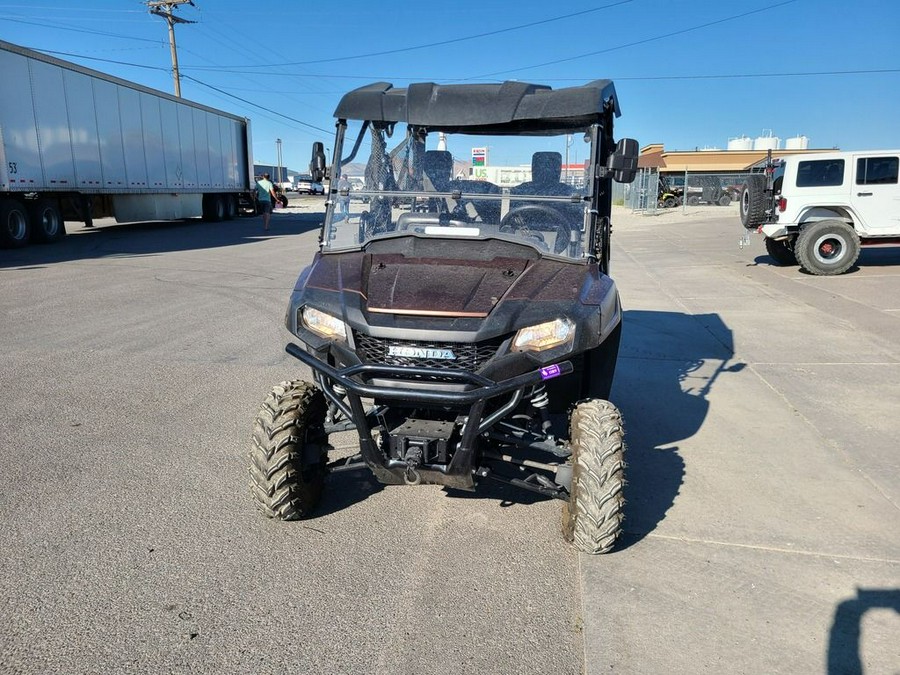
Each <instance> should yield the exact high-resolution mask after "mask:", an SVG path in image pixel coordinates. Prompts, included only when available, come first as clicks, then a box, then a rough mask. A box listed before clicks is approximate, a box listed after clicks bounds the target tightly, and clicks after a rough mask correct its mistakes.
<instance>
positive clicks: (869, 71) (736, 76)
mask: <svg viewBox="0 0 900 675" xmlns="http://www.w3.org/2000/svg"><path fill="white" fill-rule="evenodd" d="M30 49H34V50H35V51H39V52H43V53H44V54H53V55H55V56H70V57H74V58H79V59H85V60H88V61H102V62H104V63H114V64H116V65H119V66H129V67H132V68H144V69H147V70H161V71H163V72H165V71H167V70H168V68H162V67H160V66H148V65H145V64H142V63H130V62H128V61H119V60H116V59H104V58H100V57H97V56H85V55H83V54H73V53H72V52H61V51H56V50H53V49H38V48H35V47H30ZM228 72H241V71H228ZM891 73H900V68H858V69H854V70H816V71H806V72H799V71H798V72H792V73H784V72H776V73H727V74H718V75H716V74H711V75H710V74H707V75H702V74H701V75H631V76H629V75H621V76H610V78H609V79H611V80H613V81H614V82H621V81H623V80H629V81H640V80H716V79H721V80H740V79H750V78H755V77H818V76H822V75H885V74H891ZM258 74H259V75H262V74H264V73H258ZM265 74H267V75H268V74H271V75H273V76H278V77H284V75H283V74H281V73H265ZM183 77H184V78H186V79H190V80H194V81H195V82H198V83H199V84H204V85H205V86H210V85H206V84H205V83H203V82H199V81H198V80H196V79H195V78H193V77H189V76H188V75H183ZM292 77H304V76H303V75H292ZM309 77H334V78H344V79H352V80H364V81H366V82H369V81H376V80H378V81H382V80H384V81H390V80H395V81H424V80H426V79H427V78H425V77H409V76H402V77H401V76H390V75H309ZM473 79H474V78H473ZM541 81H542V82H544V81H546V82H584V78H583V77H548V78H545V79H542V80H541ZM236 91H240V89H236ZM245 91H253V90H249V89H248V90H245ZM262 91H264V92H269V93H277V92H272V90H270V89H265V90H262ZM323 93H325V92H323ZM331 93H338V94H344V93H346V92H345V91H340V92H331ZM254 105H255V104H254ZM319 131H321V129H319ZM329 133H330V132H329Z"/></svg>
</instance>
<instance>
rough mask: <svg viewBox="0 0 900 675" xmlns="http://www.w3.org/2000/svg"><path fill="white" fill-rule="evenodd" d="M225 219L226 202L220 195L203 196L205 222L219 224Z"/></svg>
mask: <svg viewBox="0 0 900 675" xmlns="http://www.w3.org/2000/svg"><path fill="white" fill-rule="evenodd" d="M224 219H225V200H224V199H223V198H222V195H220V194H211V195H204V196H203V220H205V221H207V222H210V223H218V222H220V221H222V220H224Z"/></svg>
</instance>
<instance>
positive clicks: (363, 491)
mask: <svg viewBox="0 0 900 675" xmlns="http://www.w3.org/2000/svg"><path fill="white" fill-rule="evenodd" d="M398 487H401V488H402V487H406V486H398ZM384 488H385V486H384V485H382V484H381V483H379V482H378V480H377V479H376V478H375V476H373V475H372V472H371V471H369V469H368V468H365V469H354V470H352V471H333V472H331V473H329V474H328V477H327V478H326V479H325V490H324V491H323V492H322V501H321V502H319V505H318V506H317V507H316V512H315V518H322V517H323V516H327V515H330V514H332V513H337V512H338V511H343V510H344V509H347V508H349V507H351V506H353V505H354V504H358V503H360V502H364V501H365V500H367V499H368V498H369V497H371V496H372V495H374V494H377V493H379V492H381V491H382V490H384ZM409 489H412V488H409Z"/></svg>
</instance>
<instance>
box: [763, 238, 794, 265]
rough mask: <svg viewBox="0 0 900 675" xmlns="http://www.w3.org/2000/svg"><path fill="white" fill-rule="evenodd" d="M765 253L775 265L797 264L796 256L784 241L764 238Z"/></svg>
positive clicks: (786, 241)
mask: <svg viewBox="0 0 900 675" xmlns="http://www.w3.org/2000/svg"><path fill="white" fill-rule="evenodd" d="M766 253H768V254H769V257H771V258H772V260H774V261H775V264H776V265H796V264H797V256H796V255H795V254H794V251H793V249H792V248H791V247H790V245H789V244H788V240H786V239H772V238H770V237H766Z"/></svg>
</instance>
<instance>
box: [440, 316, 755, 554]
mask: <svg viewBox="0 0 900 675" xmlns="http://www.w3.org/2000/svg"><path fill="white" fill-rule="evenodd" d="M623 321H624V326H623V331H622V345H621V348H620V351H619V361H618V366H617V369H616V377H615V382H614V384H613V390H612V394H611V396H610V398H611V399H612V402H613V403H615V404H616V405H617V406H618V408H619V410H620V411H621V412H622V417H623V420H624V422H625V443H626V446H627V447H626V451H625V457H626V462H627V468H626V471H625V476H626V485H625V522H624V533H623V536H622V538H621V539H620V541H619V543H618V544H617V547H616V550H622V549H625V548H628V547H629V546H631V545H633V544H635V543H637V542H638V541H640V540H641V539H643V538H644V537H645V536H647V534H649V533H650V532H652V531H653V530H654V529H655V528H656V527H657V525H658V524H659V523H660V522H662V520H663V519H664V518H665V517H666V513H667V512H668V510H669V509H670V508H671V507H672V505H673V504H674V502H675V498H676V497H677V496H678V492H679V490H680V489H681V485H682V483H683V481H684V478H685V473H686V472H685V463H684V459H683V458H682V457H681V455H680V453H679V448H678V445H676V444H677V443H678V442H679V441H682V440H684V439H686V438H690V437H691V436H693V435H694V434H696V433H697V431H699V429H700V428H701V427H702V425H703V422H704V420H705V419H706V416H707V414H708V412H709V405H710V404H709V398H708V396H709V392H710V391H711V390H712V387H713V386H715V383H716V381H717V379H718V378H719V376H720V375H722V374H724V373H736V372H740V371H741V370H743V368H744V366H745V364H743V363H734V362H732V358H733V356H734V341H733V337H732V332H731V330H730V329H729V328H728V327H727V326H726V325H725V324H724V322H723V321H722V319H721V317H719V315H718V314H683V313H678V312H658V311H645V310H628V311H626V312H625V313H624V318H623ZM446 492H447V494H448V496H451V497H455V498H478V499H483V500H485V501H488V502H496V503H497V505H498V506H500V507H509V506H517V505H528V504H533V503H536V502H540V501H546V500H548V499H551V498H550V497H544V496H542V495H539V494H536V493H533V492H529V491H526V490H522V489H519V488H516V487H513V486H509V485H504V484H500V483H495V482H491V481H485V482H484V483H483V484H482V485H480V486H479V487H478V491H477V492H474V493H472V492H463V491H460V490H450V489H446Z"/></svg>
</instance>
